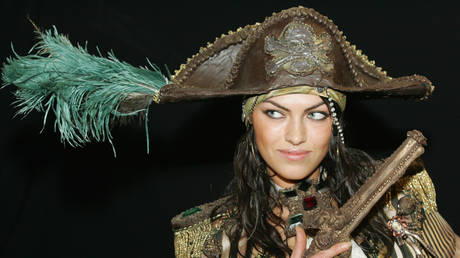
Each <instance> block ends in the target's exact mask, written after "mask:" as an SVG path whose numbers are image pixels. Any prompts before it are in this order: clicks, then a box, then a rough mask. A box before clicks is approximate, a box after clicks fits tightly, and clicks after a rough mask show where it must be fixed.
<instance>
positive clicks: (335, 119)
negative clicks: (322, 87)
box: [326, 89, 345, 144]
mask: <svg viewBox="0 0 460 258" xmlns="http://www.w3.org/2000/svg"><path fill="white" fill-rule="evenodd" d="M326 94H327V100H328V101H329V107H330V110H331V112H332V123H333V124H334V125H335V126H336V127H337V132H338V134H339V136H340V141H341V142H342V144H345V138H344V137H343V129H342V125H340V122H339V118H338V117H337V113H336V112H335V105H334V100H333V99H332V98H331V95H330V93H329V91H328V90H327V89H326Z"/></svg>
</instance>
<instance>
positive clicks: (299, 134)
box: [285, 118, 307, 145]
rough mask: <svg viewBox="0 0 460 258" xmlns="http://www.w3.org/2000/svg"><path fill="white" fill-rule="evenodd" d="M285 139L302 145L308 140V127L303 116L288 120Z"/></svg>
mask: <svg viewBox="0 0 460 258" xmlns="http://www.w3.org/2000/svg"><path fill="white" fill-rule="evenodd" d="M285 140H286V141H287V142H289V143H291V144H292V145H300V144H302V143H304V142H305V141H307V128H306V125H305V123H304V121H303V120H302V119H301V118H293V119H291V120H289V121H288V122H287V124H286V128H285Z"/></svg>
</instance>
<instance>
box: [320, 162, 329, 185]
mask: <svg viewBox="0 0 460 258" xmlns="http://www.w3.org/2000/svg"><path fill="white" fill-rule="evenodd" d="M319 178H320V180H321V181H325V180H326V178H327V170H326V169H325V168H324V167H323V166H322V165H321V166H320V167H319Z"/></svg>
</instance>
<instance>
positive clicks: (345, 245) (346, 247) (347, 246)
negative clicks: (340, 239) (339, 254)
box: [340, 242, 351, 250]
mask: <svg viewBox="0 0 460 258" xmlns="http://www.w3.org/2000/svg"><path fill="white" fill-rule="evenodd" d="M340 247H341V248H342V249H344V250H347V249H348V248H350V247H351V242H345V243H343V244H342V245H341V246H340Z"/></svg>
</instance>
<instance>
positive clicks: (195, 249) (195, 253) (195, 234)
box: [174, 218, 215, 258]
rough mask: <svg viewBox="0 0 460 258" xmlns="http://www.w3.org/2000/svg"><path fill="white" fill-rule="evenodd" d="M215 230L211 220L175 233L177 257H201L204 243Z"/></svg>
mask: <svg viewBox="0 0 460 258" xmlns="http://www.w3.org/2000/svg"><path fill="white" fill-rule="evenodd" d="M214 230H215V228H214V226H213V224H212V223H211V219H210V218H209V219H205V220H203V221H201V222H199V223H196V224H194V225H191V226H189V227H186V228H182V229H180V230H178V231H176V232H174V249H175V255H176V257H178V258H186V257H201V255H202V254H203V253H202V250H203V246H204V243H205V241H206V239H207V238H208V236H210V235H211V234H212V233H213V232H214Z"/></svg>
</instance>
